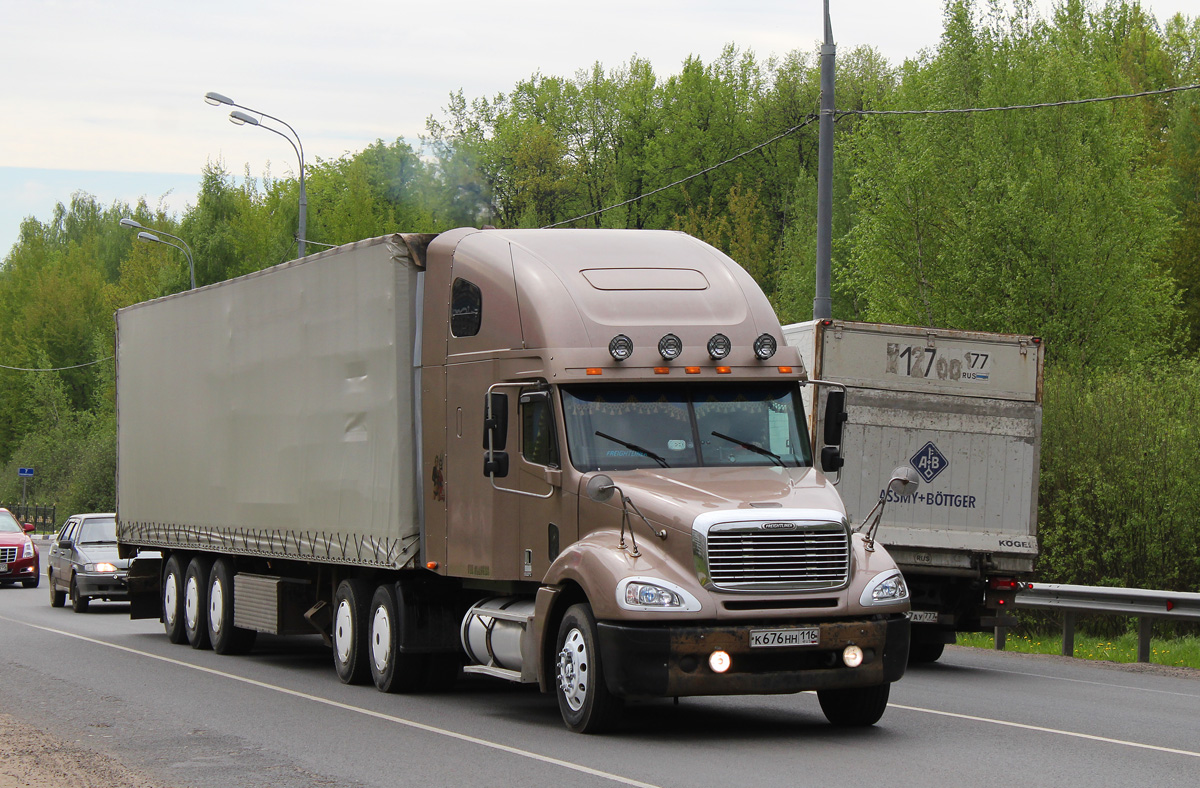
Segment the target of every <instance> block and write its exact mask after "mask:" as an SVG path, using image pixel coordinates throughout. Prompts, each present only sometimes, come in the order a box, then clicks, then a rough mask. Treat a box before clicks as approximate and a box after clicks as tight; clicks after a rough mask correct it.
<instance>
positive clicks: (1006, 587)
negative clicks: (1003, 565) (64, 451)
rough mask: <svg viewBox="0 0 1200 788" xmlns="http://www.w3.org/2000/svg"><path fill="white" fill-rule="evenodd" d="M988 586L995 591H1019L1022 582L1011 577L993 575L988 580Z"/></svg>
mask: <svg viewBox="0 0 1200 788" xmlns="http://www.w3.org/2000/svg"><path fill="white" fill-rule="evenodd" d="M988 587H989V588H991V589H992V590H993V591H1018V590H1020V588H1021V584H1020V583H1019V582H1017V581H1016V580H1013V579H1012V578H1011V577H993V578H992V579H991V580H989V581H988Z"/></svg>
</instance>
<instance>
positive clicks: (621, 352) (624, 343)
mask: <svg viewBox="0 0 1200 788" xmlns="http://www.w3.org/2000/svg"><path fill="white" fill-rule="evenodd" d="M608 352H609V354H611V355H612V357H613V359H614V360H615V361H624V360H625V359H627V358H629V357H630V356H632V355H633V340H632V339H630V338H629V337H627V336H625V335H624V334H617V335H616V336H615V337H613V338H612V341H611V342H609V343H608Z"/></svg>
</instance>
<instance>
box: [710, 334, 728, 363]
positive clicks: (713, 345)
mask: <svg viewBox="0 0 1200 788" xmlns="http://www.w3.org/2000/svg"><path fill="white" fill-rule="evenodd" d="M732 348H733V345H732V344H730V342H729V337H727V336H725V335H724V334H713V335H712V339H710V340H708V355H709V356H711V357H712V360H713V361H720V360H721V359H723V358H725V357H726V356H728V355H729V351H730V350H731V349H732Z"/></svg>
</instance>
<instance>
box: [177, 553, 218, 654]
mask: <svg viewBox="0 0 1200 788" xmlns="http://www.w3.org/2000/svg"><path fill="white" fill-rule="evenodd" d="M211 569H212V561H211V560H209V559H208V558H206V557H205V556H202V555H198V556H196V557H194V558H193V559H192V560H191V563H189V564H188V568H187V573H186V574H184V576H183V628H184V630H185V631H186V632H187V640H188V643H191V644H192V648H195V649H203V648H209V647H210V646H211V643H209V640H208V573H209V571H211Z"/></svg>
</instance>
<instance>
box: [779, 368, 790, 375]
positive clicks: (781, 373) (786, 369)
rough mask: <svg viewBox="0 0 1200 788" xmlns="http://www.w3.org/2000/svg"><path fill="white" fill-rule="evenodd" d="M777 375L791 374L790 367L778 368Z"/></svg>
mask: <svg viewBox="0 0 1200 788" xmlns="http://www.w3.org/2000/svg"><path fill="white" fill-rule="evenodd" d="M779 374H780V375H790V374H792V368H791V367H780V368H779Z"/></svg>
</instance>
